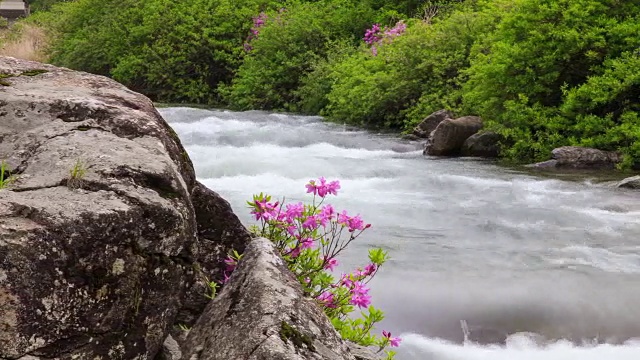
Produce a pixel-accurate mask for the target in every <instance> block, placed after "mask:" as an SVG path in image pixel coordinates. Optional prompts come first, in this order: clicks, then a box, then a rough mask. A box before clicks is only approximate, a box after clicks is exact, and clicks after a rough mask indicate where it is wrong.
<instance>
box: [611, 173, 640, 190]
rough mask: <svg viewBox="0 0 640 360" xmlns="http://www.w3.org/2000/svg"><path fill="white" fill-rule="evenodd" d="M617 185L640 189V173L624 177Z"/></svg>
mask: <svg viewBox="0 0 640 360" xmlns="http://www.w3.org/2000/svg"><path fill="white" fill-rule="evenodd" d="M616 187H619V188H626V189H640V175H637V176H632V177H628V178H626V179H623V180H622V181H620V182H619V183H618V184H617V185H616Z"/></svg>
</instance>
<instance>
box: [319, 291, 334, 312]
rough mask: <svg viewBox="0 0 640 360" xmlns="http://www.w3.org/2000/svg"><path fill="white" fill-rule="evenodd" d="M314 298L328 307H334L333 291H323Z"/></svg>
mask: <svg viewBox="0 0 640 360" xmlns="http://www.w3.org/2000/svg"><path fill="white" fill-rule="evenodd" d="M316 299H318V300H319V301H320V302H322V303H323V304H324V306H326V307H328V308H335V307H336V304H335V299H334V298H333V293H330V292H328V291H325V292H323V293H322V294H320V295H319V296H318V297H317V298H316Z"/></svg>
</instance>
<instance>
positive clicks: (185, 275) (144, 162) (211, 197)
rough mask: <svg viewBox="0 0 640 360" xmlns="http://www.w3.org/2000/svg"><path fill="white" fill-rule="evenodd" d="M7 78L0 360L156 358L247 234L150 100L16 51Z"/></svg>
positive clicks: (2, 123)
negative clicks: (199, 177)
mask: <svg viewBox="0 0 640 360" xmlns="http://www.w3.org/2000/svg"><path fill="white" fill-rule="evenodd" d="M0 82H1V84H0V160H2V161H6V163H7V167H8V172H9V173H10V174H12V175H14V176H15V181H14V182H12V183H11V184H10V186H9V187H8V188H5V189H2V190H0V203H1V204H2V207H0V358H1V359H19V358H21V357H22V358H28V357H33V358H43V359H65V360H66V359H151V358H153V357H154V356H155V355H156V354H157V353H158V351H159V349H160V348H161V346H162V344H163V342H165V339H166V338H167V335H168V334H169V329H170V328H172V327H173V326H174V325H175V324H176V323H184V322H186V325H189V322H191V323H193V322H195V318H196V316H195V315H194V314H199V313H201V312H202V310H203V309H204V307H205V306H206V303H205V302H203V301H200V302H198V301H194V300H193V299H192V298H193V296H192V294H193V293H197V294H198V296H202V294H203V291H202V289H201V288H200V287H202V283H203V280H202V279H203V278H204V277H208V278H211V279H218V278H220V276H221V269H222V267H223V264H222V263H219V259H220V258H221V257H222V256H223V254H224V253H226V252H227V251H228V250H229V249H230V248H235V249H237V250H239V251H242V250H244V246H245V245H246V243H247V242H248V240H249V235H248V233H247V231H246V230H245V229H244V227H243V226H242V225H241V224H240V222H239V221H238V219H237V217H236V216H235V215H233V213H232V212H231V210H230V208H229V206H228V204H227V203H226V202H225V201H223V200H222V199H221V198H219V197H218V196H217V195H216V194H215V193H213V192H211V191H209V190H208V189H206V188H205V187H203V186H202V185H200V184H198V183H197V181H196V180H195V175H194V171H193V167H192V165H191V161H190V160H189V157H188V156H187V154H186V152H185V150H184V148H183V147H182V146H181V144H180V141H179V140H178V138H177V137H176V135H175V133H174V132H173V131H172V130H171V128H170V127H169V126H168V125H167V123H166V122H165V121H164V120H163V119H162V118H161V116H160V115H159V114H158V112H157V111H156V110H155V108H154V107H153V104H152V103H151V101H150V100H149V99H147V98H146V97H144V96H142V95H140V94H137V93H135V92H132V91H130V90H128V89H126V88H125V87H124V86H122V85H120V84H118V83H116V82H115V81H112V80H110V79H108V78H105V77H101V76H95V75H91V74H87V73H81V72H74V71H70V70H67V69H61V68H56V67H53V66H50V65H43V64H39V63H35V62H29V61H24V60H17V59H14V58H7V57H0ZM202 249H207V253H206V254H203V253H202ZM209 251H211V253H209Z"/></svg>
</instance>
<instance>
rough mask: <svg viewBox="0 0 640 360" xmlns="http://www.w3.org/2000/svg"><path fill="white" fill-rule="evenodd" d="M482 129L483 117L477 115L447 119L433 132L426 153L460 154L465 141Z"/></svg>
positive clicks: (438, 154)
mask: <svg viewBox="0 0 640 360" xmlns="http://www.w3.org/2000/svg"><path fill="white" fill-rule="evenodd" d="M480 129H482V119H481V118H479V117H477V116H464V117H461V118H458V119H445V120H443V121H442V122H441V123H440V124H439V125H438V127H436V129H435V130H433V131H432V132H431V135H430V136H429V140H428V141H427V144H426V147H425V150H424V153H425V154H426V155H436V156H451V155H459V154H460V151H461V148H462V145H463V144H464V142H465V141H466V140H467V139H468V138H469V137H470V136H471V135H473V134H475V133H477V132H478V131H480Z"/></svg>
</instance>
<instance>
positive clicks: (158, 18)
mask: <svg viewBox="0 0 640 360" xmlns="http://www.w3.org/2000/svg"><path fill="white" fill-rule="evenodd" d="M279 5H280V2H279V1H274V0H192V1H182V2H180V1H169V0H148V1H137V0H118V1H116V0H77V1H75V2H69V3H63V4H58V5H56V6H54V7H53V8H52V12H51V13H49V14H47V15H43V16H42V19H41V22H42V23H44V24H46V25H47V27H48V28H49V29H51V30H52V31H53V32H54V33H55V36H53V43H52V49H51V50H52V56H51V60H52V62H53V63H55V64H58V65H62V66H67V67H71V68H74V69H78V70H84V71H88V72H92V73H97V74H102V75H107V76H112V77H113V78H114V79H116V80H118V81H120V82H122V83H124V84H125V85H127V86H129V87H130V88H132V89H133V90H136V91H140V92H143V93H144V94H146V95H148V96H150V97H152V98H153V99H154V100H158V101H166V102H194V103H215V102H216V101H217V100H218V97H217V93H216V88H217V86H218V85H219V84H220V83H224V82H229V81H230V80H231V78H232V76H233V74H234V71H235V70H236V69H237V67H238V66H239V65H240V63H241V61H242V57H243V55H244V52H243V48H242V45H243V42H244V39H245V37H246V34H248V32H249V28H250V27H251V17H252V16H253V15H254V14H256V13H258V12H259V11H261V10H262V9H268V8H277V7H278V6H279Z"/></svg>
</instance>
